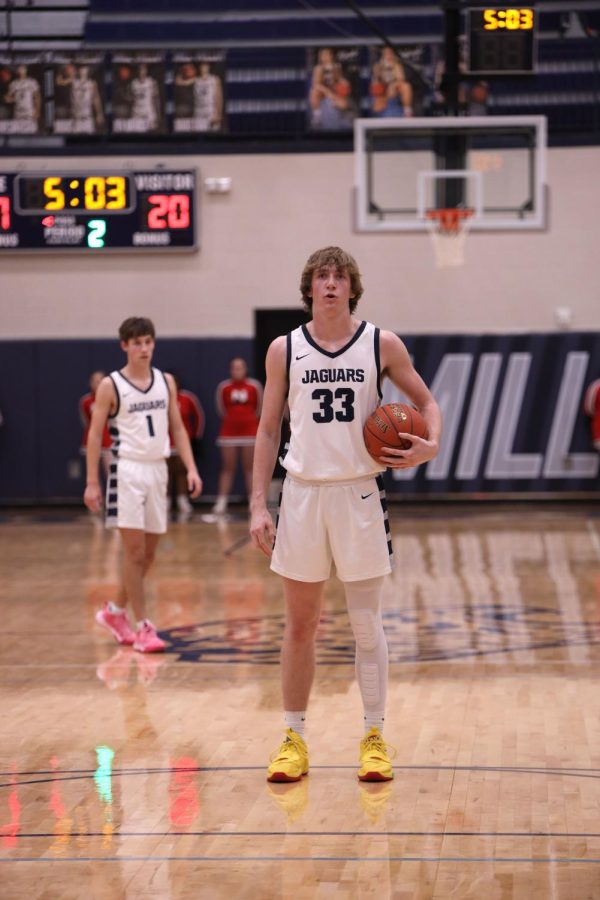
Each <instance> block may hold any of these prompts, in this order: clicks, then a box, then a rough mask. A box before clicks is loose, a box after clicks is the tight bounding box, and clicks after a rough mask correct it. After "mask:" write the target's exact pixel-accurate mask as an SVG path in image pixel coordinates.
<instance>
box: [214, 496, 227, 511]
mask: <svg viewBox="0 0 600 900" xmlns="http://www.w3.org/2000/svg"><path fill="white" fill-rule="evenodd" d="M226 509H227V497H224V496H222V495H220V496H219V497H217V502H216V503H215V505H214V506H213V512H214V513H216V514H217V515H219V513H224V512H225V510H226Z"/></svg>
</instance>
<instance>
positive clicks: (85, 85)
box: [71, 78, 94, 119]
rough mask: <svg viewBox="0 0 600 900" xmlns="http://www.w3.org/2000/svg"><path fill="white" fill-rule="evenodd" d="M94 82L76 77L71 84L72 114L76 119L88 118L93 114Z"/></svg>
mask: <svg viewBox="0 0 600 900" xmlns="http://www.w3.org/2000/svg"><path fill="white" fill-rule="evenodd" d="M93 97H94V82H93V81H92V80H91V79H88V80H86V81H84V80H83V79H81V78H75V79H74V80H73V82H72V84H71V115H72V117H73V118H74V119H88V118H90V117H91V115H92V105H93Z"/></svg>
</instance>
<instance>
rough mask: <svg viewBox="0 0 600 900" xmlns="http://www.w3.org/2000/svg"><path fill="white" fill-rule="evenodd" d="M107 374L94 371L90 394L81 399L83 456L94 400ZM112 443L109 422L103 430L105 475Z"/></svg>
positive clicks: (81, 450) (85, 449)
mask: <svg viewBox="0 0 600 900" xmlns="http://www.w3.org/2000/svg"><path fill="white" fill-rule="evenodd" d="M105 374H106V373H105V372H101V371H98V372H92V374H91V375H90V380H89V385H90V391H89V393H88V394H84V395H83V397H81V398H80V400H79V417H80V419H81V424H82V426H83V434H82V436H81V448H80V452H81V453H82V455H83V456H85V454H86V453H87V439H88V432H89V430H90V422H91V421H92V409H93V408H94V401H95V399H96V389H97V387H98V385H99V384H100V382H101V381H102V379H103V378H104V376H105ZM111 445H112V438H111V436H110V434H109V431H108V423H107V424H106V425H105V426H104V431H103V432H102V469H103V471H104V475H105V476H106V475H107V474H108V466H109V463H110V448H111Z"/></svg>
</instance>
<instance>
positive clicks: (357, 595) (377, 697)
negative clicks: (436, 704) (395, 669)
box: [344, 577, 388, 730]
mask: <svg viewBox="0 0 600 900" xmlns="http://www.w3.org/2000/svg"><path fill="white" fill-rule="evenodd" d="M382 589H383V577H381V578H369V579H367V580H366V581H346V582H344V591H345V593H346V603H347V604H348V617H349V619H350V624H351V626H352V631H353V633H354V639H355V641H356V680H357V681H358V685H359V687H360V693H361V696H362V701H363V706H364V710H365V724H366V726H367V727H368V728H370V727H371V725H376V726H377V727H378V728H379V729H380V730H381V729H382V727H383V720H384V717H385V701H386V696H387V683H388V647H387V641H386V639H385V632H384V630H383V620H382V617H381V593H382Z"/></svg>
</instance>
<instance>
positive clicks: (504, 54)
mask: <svg viewBox="0 0 600 900" xmlns="http://www.w3.org/2000/svg"><path fill="white" fill-rule="evenodd" d="M536 25H537V23H536V17H535V10H534V9H533V8H532V7H528V6H510V7H509V6H506V7H494V8H492V7H476V8H471V9H469V10H468V11H467V41H468V52H467V71H468V72H470V73H472V74H480V75H495V74H496V75H502V74H507V75H508V74H513V75H516V74H529V73H532V72H533V71H534V70H535V46H536V43H535V32H536Z"/></svg>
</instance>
